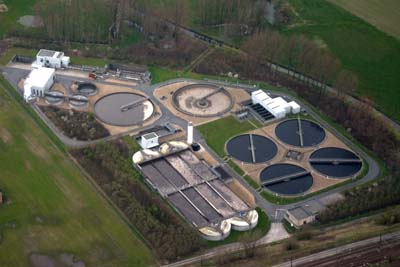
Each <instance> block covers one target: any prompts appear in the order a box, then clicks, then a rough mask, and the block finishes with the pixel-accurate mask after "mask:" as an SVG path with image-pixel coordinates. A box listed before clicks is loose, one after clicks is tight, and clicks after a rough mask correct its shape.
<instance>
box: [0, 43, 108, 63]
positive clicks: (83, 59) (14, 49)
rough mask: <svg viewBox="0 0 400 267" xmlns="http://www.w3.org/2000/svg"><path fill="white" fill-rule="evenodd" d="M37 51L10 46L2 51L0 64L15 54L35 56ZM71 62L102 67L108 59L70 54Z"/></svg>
mask: <svg viewBox="0 0 400 267" xmlns="http://www.w3.org/2000/svg"><path fill="white" fill-rule="evenodd" d="M38 52H39V51H38V50H36V49H26V48H18V47H12V48H10V49H8V50H7V51H6V52H5V53H4V55H3V56H2V57H1V58H0V66H2V65H3V66H4V65H6V64H8V62H10V60H11V59H12V58H13V57H14V56H15V55H22V56H31V57H36V54H37V53H38ZM71 62H72V63H73V64H77V65H88V66H94V67H104V66H105V65H106V64H107V63H109V61H108V60H106V59H102V58H90V57H78V56H71Z"/></svg>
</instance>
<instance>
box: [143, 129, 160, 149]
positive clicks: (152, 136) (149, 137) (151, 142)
mask: <svg viewBox="0 0 400 267" xmlns="http://www.w3.org/2000/svg"><path fill="white" fill-rule="evenodd" d="M159 145H160V144H159V142H158V135H157V134H156V133H154V132H152V133H147V134H144V135H142V137H141V139H140V146H141V147H142V148H143V149H148V148H153V147H156V146H159Z"/></svg>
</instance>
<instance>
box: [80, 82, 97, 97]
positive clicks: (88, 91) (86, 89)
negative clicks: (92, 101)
mask: <svg viewBox="0 0 400 267" xmlns="http://www.w3.org/2000/svg"><path fill="white" fill-rule="evenodd" d="M77 91H78V92H79V93H80V94H82V95H87V96H92V95H95V94H97V92H98V90H97V86H96V85H95V84H94V83H91V82H82V83H78V87H77Z"/></svg>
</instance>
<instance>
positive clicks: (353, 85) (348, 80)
mask: <svg viewBox="0 0 400 267" xmlns="http://www.w3.org/2000/svg"><path fill="white" fill-rule="evenodd" d="M334 86H335V89H336V90H337V92H338V95H339V96H344V95H346V94H351V92H352V91H354V90H356V89H357V86H358V78H357V76H356V75H355V74H354V73H352V72H350V71H348V70H342V71H341V72H340V73H339V75H338V77H337V79H336V81H335V84H334Z"/></svg>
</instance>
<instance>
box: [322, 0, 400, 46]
mask: <svg viewBox="0 0 400 267" xmlns="http://www.w3.org/2000/svg"><path fill="white" fill-rule="evenodd" d="M329 1H330V2H331V3H334V4H336V5H338V6H341V7H343V8H344V9H346V10H347V11H349V12H351V13H352V14H354V15H356V16H358V17H360V18H362V19H363V20H365V21H366V22H368V23H370V24H372V25H374V26H375V27H377V28H378V29H380V30H381V31H383V32H386V33H387V34H389V35H392V36H394V37H396V38H398V39H400V28H399V25H400V2H399V1H398V0H329Z"/></svg>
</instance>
